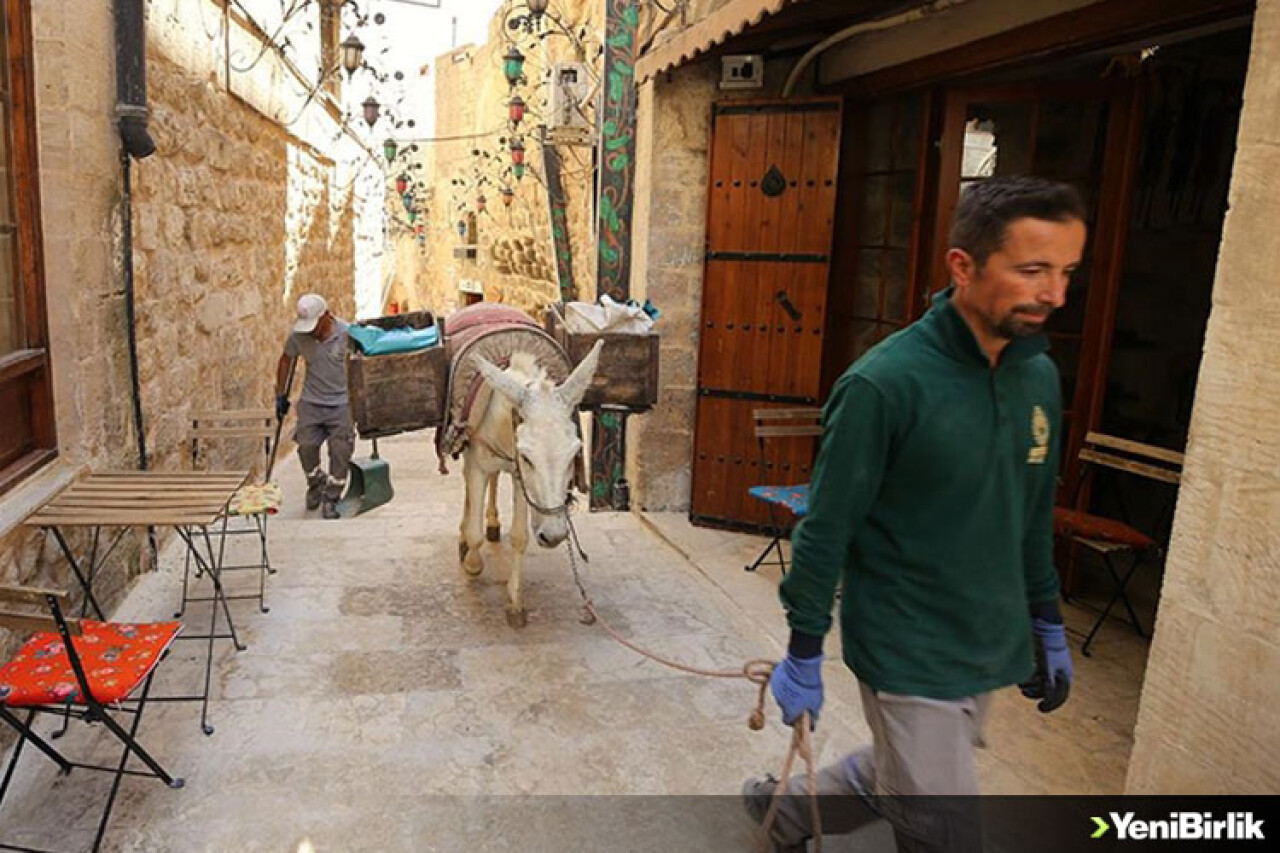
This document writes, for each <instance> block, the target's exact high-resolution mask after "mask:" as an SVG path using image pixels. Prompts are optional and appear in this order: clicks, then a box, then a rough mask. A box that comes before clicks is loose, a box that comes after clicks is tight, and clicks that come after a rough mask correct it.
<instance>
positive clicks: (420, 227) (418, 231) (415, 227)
mask: <svg viewBox="0 0 1280 853" xmlns="http://www.w3.org/2000/svg"><path fill="white" fill-rule="evenodd" d="M414 230H415V231H416V232H417V233H418V236H419V237H421V236H423V228H422V223H421V222H419V223H418V224H417V225H416V226H414Z"/></svg>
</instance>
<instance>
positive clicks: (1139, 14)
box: [827, 0, 1255, 98]
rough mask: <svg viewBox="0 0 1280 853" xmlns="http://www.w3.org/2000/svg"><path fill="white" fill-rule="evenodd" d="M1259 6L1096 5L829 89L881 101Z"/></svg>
mask: <svg viewBox="0 0 1280 853" xmlns="http://www.w3.org/2000/svg"><path fill="white" fill-rule="evenodd" d="M1254 5H1255V4H1254V0H1126V2H1104V3H1096V4H1094V5H1092V6H1087V7H1085V8H1083V9H1077V10H1075V11H1072V12H1065V13H1063V14H1061V15H1055V16H1053V17H1051V18H1046V19H1044V20H1041V21H1035V22H1033V23H1030V24H1027V25H1025V26H1021V27H1017V28H1015V29H1012V30H1008V31H1007V32H1003V33H997V34H995V35H993V36H989V37H987V38H984V39H979V40H978V41H975V42H971V43H969V44H965V45H961V46H960V47H956V48H952V49H951V50H944V51H942V52H940V53H935V54H933V55H931V56H925V57H921V58H920V59H916V60H913V61H911V62H905V63H903V64H901V65H895V66H892V67H890V68H885V69H882V70H880V71H873V72H872V73H870V74H864V75H862V76H861V77H855V78H853V79H851V80H848V81H845V82H841V83H838V84H835V85H833V86H831V87H827V88H829V89H831V90H833V91H838V92H843V93H847V94H850V95H854V96H857V97H868V98H870V97H880V96H883V95H885V94H888V93H891V92H897V91H902V90H904V89H911V88H914V87H917V86H921V85H924V84H926V83H929V82H933V81H938V80H954V79H956V78H961V77H971V76H974V75H977V74H982V73H986V72H991V71H995V70H997V69H999V68H1003V67H1005V66H1009V65H1013V64H1018V63H1023V62H1027V61H1029V60H1032V59H1036V60H1048V59H1053V58H1056V57H1061V56H1065V55H1070V54H1073V53H1079V52H1080V51H1082V50H1085V49H1098V48H1103V47H1108V46H1112V45H1119V44H1124V43H1125V42H1129V41H1133V40H1135V39H1144V38H1154V37H1156V36H1158V35H1162V34H1167V33H1171V32H1174V31H1176V30H1183V29H1188V28H1191V27H1197V26H1202V25H1204V24H1210V23H1214V22H1216V21H1221V20H1223V19H1226V18H1231V17H1236V16H1243V15H1248V14H1251V13H1252V12H1253V9H1254Z"/></svg>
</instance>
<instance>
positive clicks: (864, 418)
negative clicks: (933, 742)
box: [781, 291, 1062, 700]
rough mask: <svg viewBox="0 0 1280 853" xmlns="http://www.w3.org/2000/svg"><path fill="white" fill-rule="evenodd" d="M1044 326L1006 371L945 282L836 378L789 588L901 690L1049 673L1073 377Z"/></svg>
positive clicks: (811, 620)
mask: <svg viewBox="0 0 1280 853" xmlns="http://www.w3.org/2000/svg"><path fill="white" fill-rule="evenodd" d="M1046 350H1047V342H1046V340H1045V338H1044V337H1043V336H1034V337H1030V338H1023V339H1018V340H1014V341H1012V342H1011V343H1010V344H1009V345H1008V347H1006V349H1005V350H1004V352H1003V353H1002V354H1001V357H1000V360H999V363H998V365H997V366H996V367H995V368H994V369H993V368H992V367H991V365H990V362H989V360H988V358H987V356H986V355H985V354H984V352H983V351H982V348H981V347H980V346H979V345H978V341H977V339H976V338H975V337H974V336H973V333H972V331H970V329H969V327H968V325H967V324H966V323H965V321H964V319H963V318H962V317H961V316H960V314H959V312H957V311H956V309H955V307H954V306H953V305H952V303H951V301H950V291H946V292H944V293H942V294H939V295H938V297H937V298H935V300H934V304H933V306H932V308H931V309H930V311H929V312H928V313H927V314H926V315H925V316H924V317H923V318H922V319H921V320H920V321H919V322H917V323H915V324H914V325H912V326H909V327H908V328H906V329H904V330H902V331H901V332H899V333H897V334H895V335H893V336H891V337H889V338H887V339H886V340H885V341H883V342H882V343H881V344H880V345H879V346H877V347H875V348H874V349H872V350H871V351H870V352H868V353H867V354H866V355H865V356H864V357H863V358H861V359H859V360H858V362H857V363H855V364H854V365H853V366H852V367H850V368H849V370H848V371H846V372H845V374H844V375H843V376H842V377H841V378H840V380H839V381H838V382H837V384H836V387H835V390H834V391H833V393H832V396H831V399H830V400H829V402H828V403H827V406H826V409H825V411H824V414H823V424H824V433H823V437H822V443H821V450H820V452H819V455H818V461H817V463H816V465H815V466H814V471H813V477H812V479H811V481H810V486H811V493H810V505H809V513H808V515H807V516H806V517H805V518H804V519H803V520H802V521H801V522H800V524H799V525H798V526H797V527H796V530H795V532H794V534H793V536H792V543H793V558H792V563H793V565H792V569H791V571H790V572H788V574H787V576H786V578H785V579H784V580H783V582H782V586H781V597H782V602H783V604H784V606H785V607H786V611H787V619H788V622H789V623H790V625H791V627H792V629H793V630H794V631H796V632H799V633H801V634H806V635H811V636H815V637H822V636H824V635H825V634H826V633H827V631H828V630H829V629H830V627H831V611H832V607H833V603H834V599H835V592H836V588H837V586H838V585H841V584H842V585H843V594H842V599H841V608H840V621H841V628H842V631H841V637H842V639H843V645H844V660H845V662H846V663H847V664H848V666H849V667H850V668H851V669H852V670H853V671H854V673H856V674H857V676H858V678H859V679H861V680H862V681H863V682H865V683H866V684H867V685H868V686H870V687H871V688H873V689H875V690H878V691H883V692H886V693H896V694H905V695H912V696H924V697H928V698H933V699H944V700H945V699H956V698H960V697H964V696H971V695H974V694H978V693H982V692H985V691H988V690H992V689H995V688H999V687H1004V686H1007V685H1011V684H1016V683H1018V682H1020V681H1024V680H1025V679H1026V678H1027V677H1028V676H1030V675H1031V673H1032V671H1033V669H1034V657H1033V651H1032V645H1031V633H1030V622H1029V616H1028V607H1029V606H1032V607H1034V606H1036V605H1042V604H1045V603H1049V602H1054V601H1056V599H1057V595H1058V576H1057V572H1056V571H1055V569H1054V566H1053V503H1054V491H1055V484H1056V478H1057V470H1058V455H1059V444H1060V434H1059V433H1060V424H1061V419H1062V403H1061V389H1060V383H1059V378H1058V371H1057V368H1056V367H1055V366H1054V363H1053V361H1052V360H1051V359H1050V358H1049V356H1048V355H1047V353H1046Z"/></svg>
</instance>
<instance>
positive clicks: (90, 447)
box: [0, 0, 136, 653]
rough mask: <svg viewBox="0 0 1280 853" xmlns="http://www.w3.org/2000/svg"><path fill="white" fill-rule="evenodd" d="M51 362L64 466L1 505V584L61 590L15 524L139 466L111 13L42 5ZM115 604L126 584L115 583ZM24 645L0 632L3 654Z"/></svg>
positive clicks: (39, 99)
mask: <svg viewBox="0 0 1280 853" xmlns="http://www.w3.org/2000/svg"><path fill="white" fill-rule="evenodd" d="M32 14H33V21H32V25H33V39H34V52H35V70H36V74H35V77H36V80H35V82H36V106H37V111H38V125H37V133H38V137H39V144H40V149H39V157H40V188H41V214H42V222H41V225H42V228H43V231H44V266H45V286H46V297H47V304H48V320H49V333H50V357H51V359H52V363H53V383H54V400H55V407H56V412H57V427H58V442H59V452H60V456H61V458H60V459H59V460H58V461H57V462H55V463H54V464H53V465H51V466H49V467H47V468H45V469H44V470H42V471H41V472H40V473H38V474H36V475H35V476H33V477H30V478H28V479H27V480H26V481H24V483H23V484H21V485H19V486H18V487H16V488H15V489H14V490H12V491H10V492H7V493H5V494H4V495H3V496H0V582H13V581H15V580H16V581H18V582H30V581H33V580H37V581H40V582H56V581H59V580H61V575H60V573H62V572H64V571H65V569H64V568H63V564H62V563H61V560H60V558H59V557H58V556H57V553H56V546H54V545H53V543H52V540H51V539H50V540H46V537H45V536H44V535H43V534H39V533H25V532H22V531H21V530H17V529H15V528H16V525H17V523H18V522H19V521H20V520H21V518H22V517H23V515H24V514H25V513H27V512H29V511H30V510H31V509H32V508H33V507H34V505H36V504H38V503H39V502H40V501H42V500H43V499H44V498H45V497H46V496H47V494H48V493H49V491H50V490H51V489H53V488H55V487H56V486H57V485H58V484H60V483H63V482H65V481H66V480H67V479H68V478H69V477H70V476H72V475H73V473H74V472H75V470H76V469H77V468H78V467H79V465H81V464H92V465H98V466H108V465H110V466H118V467H131V466H132V465H133V464H134V461H135V460H136V456H135V455H134V450H133V447H134V442H133V438H132V433H131V421H130V415H129V402H128V401H129V373H128V362H127V359H126V353H125V348H124V346H123V340H124V298H123V294H122V290H121V285H120V276H119V254H118V245H117V241H118V237H119V224H120V222H119V198H120V187H119V174H120V170H119V161H118V159H117V157H118V155H117V151H118V142H117V137H116V134H115V130H114V127H113V125H112V118H111V108H112V105H113V104H114V101H115V77H114V73H115V72H114V66H115V59H114V52H113V36H112V32H113V30H112V17H111V7H110V5H109V4H91V5H90V7H87V8H86V7H82V4H79V3H74V2H72V0H48V2H41V3H36V4H32ZM104 581H105V583H104V585H103V587H101V589H102V597H103V598H104V599H106V600H114V599H115V598H117V597H118V595H119V593H120V591H121V589H122V588H123V585H124V583H123V579H122V578H117V577H107V578H105V579H104ZM15 640H16V638H15V637H12V636H10V635H8V634H7V633H6V632H5V631H3V630H0V653H7V652H8V651H9V650H10V649H11V648H12V646H13V644H14V642H15Z"/></svg>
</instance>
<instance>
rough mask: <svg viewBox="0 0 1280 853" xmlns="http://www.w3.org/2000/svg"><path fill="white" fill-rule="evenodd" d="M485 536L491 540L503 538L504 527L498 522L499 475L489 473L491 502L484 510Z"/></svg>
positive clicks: (496, 540) (497, 540) (495, 540)
mask: <svg viewBox="0 0 1280 853" xmlns="http://www.w3.org/2000/svg"><path fill="white" fill-rule="evenodd" d="M484 538H485V539H488V540H489V541H490V542H499V541H501V540H502V528H501V527H500V526H499V524H498V475H497V474H490V475H489V502H488V506H486V507H485V512H484Z"/></svg>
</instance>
